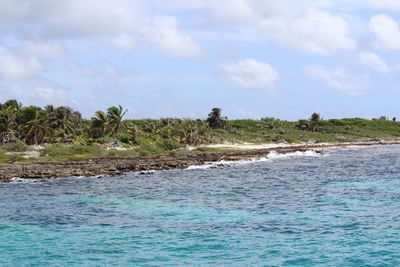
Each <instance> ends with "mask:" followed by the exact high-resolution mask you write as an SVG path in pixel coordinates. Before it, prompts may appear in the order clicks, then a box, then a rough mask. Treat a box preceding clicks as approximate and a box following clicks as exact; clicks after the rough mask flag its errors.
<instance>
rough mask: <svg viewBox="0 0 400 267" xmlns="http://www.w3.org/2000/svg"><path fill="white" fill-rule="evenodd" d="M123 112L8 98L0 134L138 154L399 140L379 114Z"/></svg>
mask: <svg viewBox="0 0 400 267" xmlns="http://www.w3.org/2000/svg"><path fill="white" fill-rule="evenodd" d="M126 112H127V110H125V109H124V108H123V107H121V106H118V107H114V106H113V107H110V108H108V109H107V110H106V111H96V112H95V114H94V115H93V117H92V118H91V119H89V120H88V119H84V118H82V116H81V114H80V113H79V112H78V111H75V110H73V109H72V108H70V107H66V106H60V107H54V106H52V105H47V106H45V107H43V108H42V107H37V106H26V107H25V106H22V105H21V104H20V103H18V102H17V101H16V100H9V101H6V102H5V103H3V104H0V132H15V133H18V137H19V139H20V140H21V141H23V142H25V143H26V144H28V145H34V144H43V143H57V144H63V143H64V144H74V145H96V144H110V143H114V144H115V143H118V144H119V145H122V146H125V147H136V148H137V153H139V154H143V155H145V154H149V153H150V154H151V153H159V152H162V151H174V150H179V149H180V148H182V147H183V146H185V145H194V146H197V145H201V144H209V143H220V142H238V141H245V142H287V143H295V142H328V141H329V142H339V141H355V140H361V139H367V138H368V139H374V138H385V137H397V136H400V123H399V122H396V121H395V119H393V120H387V119H386V117H384V116H382V117H380V118H379V119H373V120H366V119H360V118H353V119H340V120H338V119H331V120H323V119H321V117H320V115H319V114H316V113H314V114H312V115H311V117H310V118H309V119H307V120H299V121H298V122H289V121H284V120H279V119H275V118H263V119H261V120H228V119H227V118H226V117H222V116H221V109H219V108H213V109H212V110H211V112H210V113H209V114H208V118H206V119H203V120H202V119H197V120H188V119H177V118H164V119H157V120H155V119H142V120H124V116H125V114H126Z"/></svg>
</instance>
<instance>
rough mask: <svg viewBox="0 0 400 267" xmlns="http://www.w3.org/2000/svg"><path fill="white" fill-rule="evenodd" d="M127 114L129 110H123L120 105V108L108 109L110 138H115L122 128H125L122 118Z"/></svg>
mask: <svg viewBox="0 0 400 267" xmlns="http://www.w3.org/2000/svg"><path fill="white" fill-rule="evenodd" d="M127 112H128V110H127V109H126V110H123V108H122V106H121V105H119V106H118V108H117V107H114V106H113V107H109V108H108V109H107V118H108V126H109V128H110V133H111V135H110V137H113V136H114V135H115V134H116V133H117V132H118V130H119V129H120V128H122V127H125V125H124V123H123V122H122V118H123V117H124V116H125V114H126V113H127Z"/></svg>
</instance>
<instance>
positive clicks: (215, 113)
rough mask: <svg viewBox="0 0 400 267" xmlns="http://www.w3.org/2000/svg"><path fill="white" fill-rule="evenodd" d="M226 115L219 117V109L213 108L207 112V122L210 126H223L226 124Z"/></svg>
mask: <svg viewBox="0 0 400 267" xmlns="http://www.w3.org/2000/svg"><path fill="white" fill-rule="evenodd" d="M226 120H227V118H226V117H221V109H220V108H213V109H212V110H211V112H210V113H209V114H208V118H207V123H208V126H210V127H211V128H215V129H216V128H223V127H224V126H225V124H226Z"/></svg>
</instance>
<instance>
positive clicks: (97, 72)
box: [68, 60, 125, 78]
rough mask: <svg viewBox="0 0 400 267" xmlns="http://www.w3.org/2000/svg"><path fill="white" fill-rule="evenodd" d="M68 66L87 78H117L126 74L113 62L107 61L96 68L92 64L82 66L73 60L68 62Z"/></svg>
mask: <svg viewBox="0 0 400 267" xmlns="http://www.w3.org/2000/svg"><path fill="white" fill-rule="evenodd" d="M68 66H69V68H70V70H71V71H72V72H73V73H75V74H77V75H79V76H83V77H87V78H116V77H121V76H124V75H125V73H124V72H123V71H122V70H120V69H119V68H118V67H117V66H116V65H114V64H112V63H105V64H103V65H102V66H100V68H98V69H96V68H93V67H91V66H82V65H80V64H78V63H76V62H74V61H72V60H71V61H69V62H68Z"/></svg>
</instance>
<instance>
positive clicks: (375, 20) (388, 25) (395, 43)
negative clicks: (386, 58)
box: [368, 14, 400, 50]
mask: <svg viewBox="0 0 400 267" xmlns="http://www.w3.org/2000/svg"><path fill="white" fill-rule="evenodd" d="M368 28H369V30H370V32H371V33H372V34H373V36H374V40H373V46H374V47H375V48H377V49H380V50H400V29H399V24H398V23H397V21H395V20H394V19H393V18H391V17H390V16H388V15H386V14H380V15H375V16H373V17H372V18H371V20H370V21H369V24H368Z"/></svg>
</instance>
